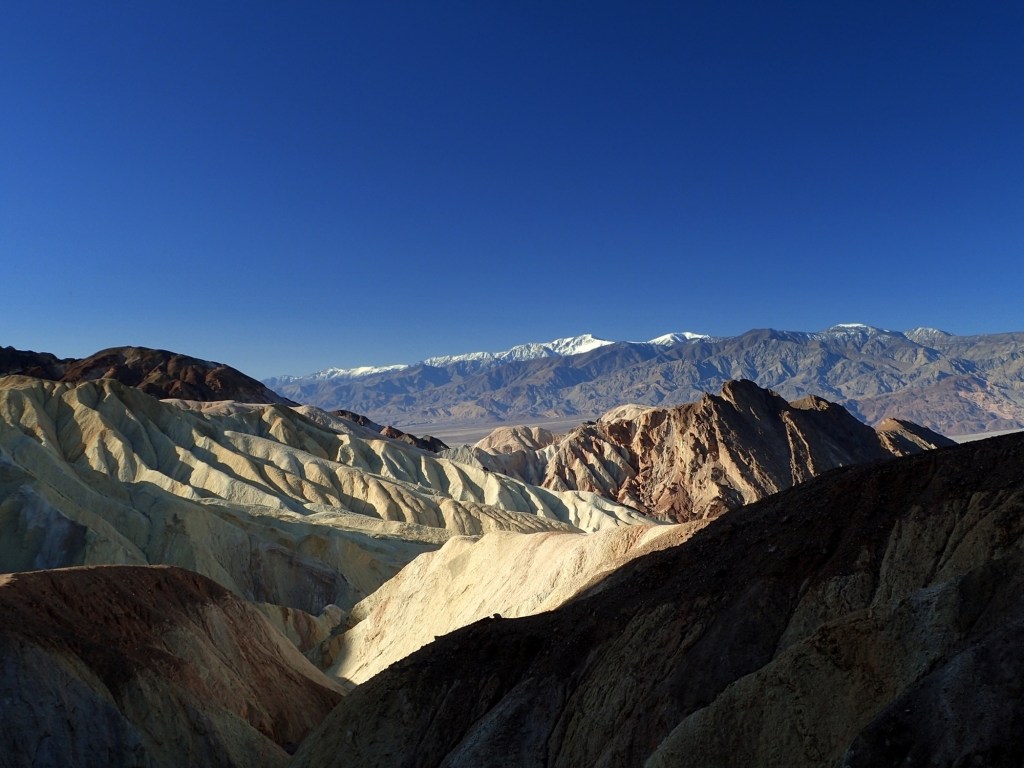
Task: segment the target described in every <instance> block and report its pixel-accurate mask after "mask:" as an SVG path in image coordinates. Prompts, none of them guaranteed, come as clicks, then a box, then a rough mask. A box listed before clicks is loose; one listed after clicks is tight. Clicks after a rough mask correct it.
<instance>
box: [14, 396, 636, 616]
mask: <svg viewBox="0 0 1024 768" xmlns="http://www.w3.org/2000/svg"><path fill="white" fill-rule="evenodd" d="M343 421H344V420H341V419H338V420H336V422H337V423H333V422H330V420H329V418H328V420H327V421H326V422H324V423H317V422H316V421H313V420H312V419H310V418H307V417H306V416H304V415H302V414H301V413H299V412H298V411H297V410H295V409H292V408H290V407H287V406H282V405H254V404H240V403H233V402H230V401H224V402H213V403H203V402H196V401H174V400H168V401H159V400H156V399H154V398H152V397H150V396H148V395H146V394H145V393H143V392H141V391H140V390H139V389H137V388H132V387H128V386H125V385H122V384H120V383H118V382H117V381H114V380H112V379H99V380H96V381H89V382H83V383H81V384H64V383H56V382H49V381H43V380H40V379H35V378H27V377H5V378H0V572H2V571H21V570H29V569H40V568H54V567H62V566H70V565H87V564H100V563H132V564H146V563H168V564H175V565H180V566H182V567H185V568H188V569H190V570H195V571H197V572H199V573H202V574H204V575H206V576H208V577H210V578H212V579H214V580H215V581H217V582H218V583H220V584H222V585H223V586H225V587H227V588H229V589H231V590H232V591H234V592H236V593H237V594H239V595H241V596H243V597H246V598H248V599H250V600H254V601H257V602H266V603H274V604H278V605H283V606H287V607H291V608H296V609H300V610H303V611H305V612H308V613H310V614H314V615H315V614H319V613H320V612H321V611H322V610H323V608H324V607H325V606H326V605H329V604H335V605H338V606H340V607H341V608H342V609H344V610H348V609H350V608H351V607H352V606H353V605H354V604H355V603H356V602H358V601H359V600H360V599H362V598H363V597H365V596H367V595H368V594H370V593H371V592H373V591H374V590H375V589H377V587H379V586H380V585H381V584H383V583H384V582H385V581H387V580H388V579H389V578H391V577H392V576H393V575H394V574H395V573H397V572H398V570H399V569H400V568H402V567H403V566H404V565H405V564H407V563H408V562H410V561H411V560H412V559H413V558H414V557H415V556H416V555H418V554H421V553H423V552H426V551H430V550H433V549H436V548H438V547H439V546H440V545H441V544H443V543H444V542H445V541H447V540H448V539H449V538H451V537H452V536H453V535H466V534H470V535H476V534H481V533H484V532H487V531H494V530H513V531H545V530H547V531H550V530H565V531H570V530H599V529H602V528H605V527H616V526H619V525H630V524H645V525H646V524H649V523H650V521H649V520H646V519H645V518H643V517H642V516H640V515H638V514H636V513H635V512H634V511H633V510H631V509H628V508H626V507H623V506H622V505H619V504H617V503H614V502H611V501H608V500H606V499H603V498H601V497H598V496H595V495H593V494H586V493H579V492H570V493H558V492H553V491H550V490H547V489H543V488H535V487H532V486H528V485H525V484H523V483H522V482H518V481H516V480H512V479H510V478H507V477H504V476H503V475H499V474H497V473H488V472H484V471H483V470H482V469H475V468H471V467H466V466H465V465H461V464H457V463H454V462H451V461H447V460H443V459H439V458H438V457H436V456H435V455H434V454H432V453H429V452H426V451H423V450H420V449H417V448H415V447H413V446H408V445H405V444H404V443H401V442H396V441H393V440H388V439H386V438H383V437H381V436H379V435H377V436H376V439H372V438H370V437H368V436H366V435H365V434H361V433H360V432H359V430H362V429H364V428H363V427H359V426H358V425H354V424H351V422H347V424H348V425H349V426H346V425H345V424H342V423H340V422H343ZM332 424H333V426H332Z"/></svg>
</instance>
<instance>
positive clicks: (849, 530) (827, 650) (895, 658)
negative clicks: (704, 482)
mask: <svg viewBox="0 0 1024 768" xmlns="http://www.w3.org/2000/svg"><path fill="white" fill-rule="evenodd" d="M1022 467H1024V435H1010V436H1006V437H1002V438H992V439H989V440H985V441H980V442H976V443H971V444H967V445H963V446H957V447H953V448H945V449H940V450H936V451H928V452H925V453H923V454H920V455H916V456H910V457H905V458H902V459H898V460H895V461H891V462H885V463H881V464H876V465H871V466H867V467H854V468H841V469H837V470H835V471H832V472H829V473H826V474H824V475H822V476H820V477H817V478H814V479H812V480H810V481H808V482H806V483H803V484H801V485H798V486H796V487H794V488H792V489H790V490H787V491H783V492H781V493H779V494H776V495H774V496H771V497H769V498H767V499H765V500H763V501H761V502H758V503H756V504H753V505H750V506H747V507H744V508H742V509H739V510H735V511H732V512H730V513H729V514H727V515H724V516H722V517H720V518H718V519H717V520H715V521H713V522H711V523H710V524H709V525H708V526H707V527H705V528H704V529H703V530H701V531H699V532H697V533H695V534H694V535H693V537H692V538H690V539H689V540H688V541H686V542H685V543H683V544H681V545H679V546H676V547H672V548H670V549H666V550H663V551H660V552H655V553H653V554H649V555H646V556H643V557H641V558H639V559H636V560H633V561H632V562H630V563H628V564H626V565H625V566H623V567H622V568H620V569H619V570H618V571H616V572H615V573H613V574H612V575H611V576H610V577H609V578H607V579H605V580H604V581H602V582H601V583H600V584H598V585H596V586H593V587H591V588H590V590H589V591H588V592H587V593H586V594H585V595H583V596H582V597H579V598H577V599H575V600H573V601H572V602H570V603H568V604H566V605H563V606H562V607H560V608H557V609H556V610H554V611H552V612H549V613H544V614H539V615H534V616H527V617H524V618H518V619H504V618H492V619H485V620H482V621H479V622H477V623H475V624H472V625H470V626H468V627H465V628H463V629H461V630H458V631H456V632H454V633H452V634H450V635H447V636H446V637H443V638H441V639H439V640H437V641H435V642H434V643H432V644H430V645H428V646H426V647H425V648H423V649H422V650H420V651H418V652H417V653H415V654H413V655H412V656H410V657H408V658H406V659H404V660H403V661H400V662H398V663H396V664H394V665H392V666H391V667H389V668H388V669H386V670H384V671H383V672H381V673H380V674H378V675H377V676H376V677H374V678H372V679H371V680H369V681H368V682H367V683H365V684H363V685H361V686H359V687H357V688H356V689H355V690H353V691H352V692H351V693H350V694H349V695H348V696H347V697H346V698H345V699H344V700H343V701H342V702H341V703H340V704H339V705H338V706H337V707H336V708H335V709H334V711H333V712H331V714H330V715H329V716H328V717H327V718H326V720H325V721H324V722H323V723H322V724H321V725H320V726H319V727H318V729H317V730H316V731H315V732H314V733H313V734H311V735H310V736H309V737H307V739H306V740H305V741H304V742H303V744H302V745H301V747H300V749H299V752H298V753H297V755H296V758H295V761H294V765H295V766H303V767H305V766H336V765H360V766H435V765H444V766H479V765H519V766H605V767H608V766H639V765H647V766H652V767H657V766H663V765H666V766H667V765H681V766H688V765H694V766H696V765H701V766H734V765H759V766H821V765H834V766H850V767H851V768H852V767H853V766H875V765H897V764H899V765H906V764H915V765H933V766H962V765H986V766H1019V765H1020V764H1021V761H1022V760H1024V742H1022V741H1021V740H1020V738H1019V734H1020V733H1021V732H1022V730H1024V696H1022V693H1024V691H1022V683H1021V681H1022V680H1024V650H1022V649H1024V471H1022Z"/></svg>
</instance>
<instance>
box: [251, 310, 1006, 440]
mask: <svg viewBox="0 0 1024 768" xmlns="http://www.w3.org/2000/svg"><path fill="white" fill-rule="evenodd" d="M741 378H743V379H750V380H752V381H755V382H756V383H758V384H759V385H761V386H764V387H770V388H771V389H773V390H775V391H777V392H778V393H779V394H781V395H783V396H784V397H787V398H798V397H804V396H807V395H818V396H821V397H826V398H828V399H830V400H833V401H835V402H838V403H840V404H842V405H844V406H845V407H846V408H848V409H849V410H850V411H851V412H852V413H854V414H855V415H856V416H858V417H859V418H861V419H862V420H864V421H866V422H867V423H869V424H877V423H878V422H880V421H881V420H882V419H884V418H886V417H895V418H901V419H908V420H911V421H914V422H917V423H920V424H923V425H925V426H927V427H930V428H932V429H935V430H937V431H939V432H943V433H945V434H953V435H960V434H973V433H980V432H989V431H996V430H1006V429H1017V428H1021V427H1024V333H1021V332H1014V333H999V334H984V335H977V336H956V335H953V334H950V333H947V332H945V331H941V330H938V329H934V328H914V329H912V330H908V331H891V330H885V329H881V328H876V327H873V326H869V325H864V324H860V323H843V324H838V325H834V326H832V327H830V328H826V329H824V330H821V331H780V330H775V329H755V330H751V331H748V332H746V333H743V334H740V335H738V336H731V337H713V336H708V335H704V334H700V333H694V332H689V331H687V332H678V333H668V334H664V335H662V336H659V337H657V338H654V339H651V340H649V341H642V342H633V341H610V340H607V339H599V338H596V337H594V336H592V335H590V334H584V335H581V336H574V337H569V338H563V339H556V340H554V341H551V342H544V343H528V344H521V345H517V346H515V347H512V348H511V349H508V350H505V351H503V352H475V353H468V354H454V355H446V356H438V357H432V358H428V359H426V360H423V361H421V362H418V363H414V364H395V365H390V366H383V367H373V366H366V367H359V368H347V369H343V368H328V369H326V370H323V371H319V372H317V373H313V374H309V375H305V376H279V377H276V378H270V379H265V380H264V383H265V384H266V385H267V386H269V387H270V388H272V389H273V390H275V391H276V392H278V393H279V394H281V395H282V396H284V397H287V398H290V399H292V400H295V401H298V402H303V403H307V404H310V405H315V406H318V407H320V408H325V409H333V408H346V409H349V410H352V411H356V412H359V413H365V414H366V415H368V416H369V417H371V418H373V419H375V420H377V421H380V422H382V423H391V424H396V425H399V426H402V427H403V428H407V429H410V430H413V431H415V430H420V431H424V430H429V429H431V428H446V429H448V430H453V429H457V428H463V427H468V426H472V425H483V424H500V423H528V422H552V421H558V420H564V419H572V418H579V419H589V418H596V417H597V416H599V415H600V414H602V413H604V412H605V411H607V410H609V409H611V408H614V407H616V406H619V405H623V404H625V403H633V404H638V405H660V406H668V405H675V404H679V403H684V402H690V401H693V400H695V399H697V398H698V397H699V396H700V395H701V393H703V392H714V391H717V390H718V389H719V388H720V387H721V386H722V384H723V383H725V382H726V381H728V380H730V379H741Z"/></svg>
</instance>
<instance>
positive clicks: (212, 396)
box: [0, 347, 293, 404]
mask: <svg viewBox="0 0 1024 768" xmlns="http://www.w3.org/2000/svg"><path fill="white" fill-rule="evenodd" d="M13 374H20V375H24V376H35V377H38V378H41V379H48V380H51V381H64V382H69V383H77V382H81V381H92V380H94V379H101V378H106V379H115V380H117V381H119V382H120V383H122V384H127V385H128V386H130V387H138V388H139V389H141V390H142V391H143V392H145V393H146V394H148V395H152V396H153V397H157V398H161V399H162V398H169V397H175V398H182V399H185V400H206V401H210V400H237V401H239V402H242V403H283V404H293V403H292V402H291V401H290V400H288V399H287V398H285V397H282V396H280V395H278V394H277V393H276V392H274V391H272V390H271V389H268V388H267V387H266V386H264V385H263V384H261V383H260V382H258V381H256V379H253V378H250V377H249V376H246V375H245V374H244V373H242V372H241V371H239V370H236V369H235V368H232V367H231V366H228V365H224V364H223V363H211V362H209V361H207V360H200V359H198V358H195V357H189V356H187V355H180V354H177V353H175V352H168V351H167V350H164V349H149V348H147V347H113V348H111V349H104V350H101V351H100V352H97V353H96V354H94V355H90V356H89V357H85V358H82V359H75V358H67V359H63V360H61V359H58V358H57V357H55V356H54V355H51V354H48V353H41V352H27V351H22V350H17V349H14V348H13V347H2V348H0V376H6V375H13Z"/></svg>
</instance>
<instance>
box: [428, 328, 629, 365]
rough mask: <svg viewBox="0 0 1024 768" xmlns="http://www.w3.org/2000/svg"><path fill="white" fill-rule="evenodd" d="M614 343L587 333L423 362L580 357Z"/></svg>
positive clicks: (440, 363) (449, 362)
mask: <svg viewBox="0 0 1024 768" xmlns="http://www.w3.org/2000/svg"><path fill="white" fill-rule="evenodd" d="M613 343H614V342H611V341H606V340H604V339H599V338H597V337H595V336H593V335H592V334H589V333H585V334H583V335H582V336H568V337H566V338H564V339H555V340H554V341H544V342H534V343H530V344H517V345H516V346H514V347H512V348H511V349H506V350H505V351H503V352H469V353H467V354H463V355H443V356H441V357H428V358H427V359H426V360H424V361H423V364H424V365H431V366H435V367H440V366H444V365H451V364H452V363H461V362H474V361H480V362H491V361H494V362H507V361H511V360H536V359H538V358H541V357H566V356H568V355H580V354H583V353H584V352H590V351H591V350H594V349H598V348H599V347H603V346H606V345H608V344H613Z"/></svg>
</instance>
